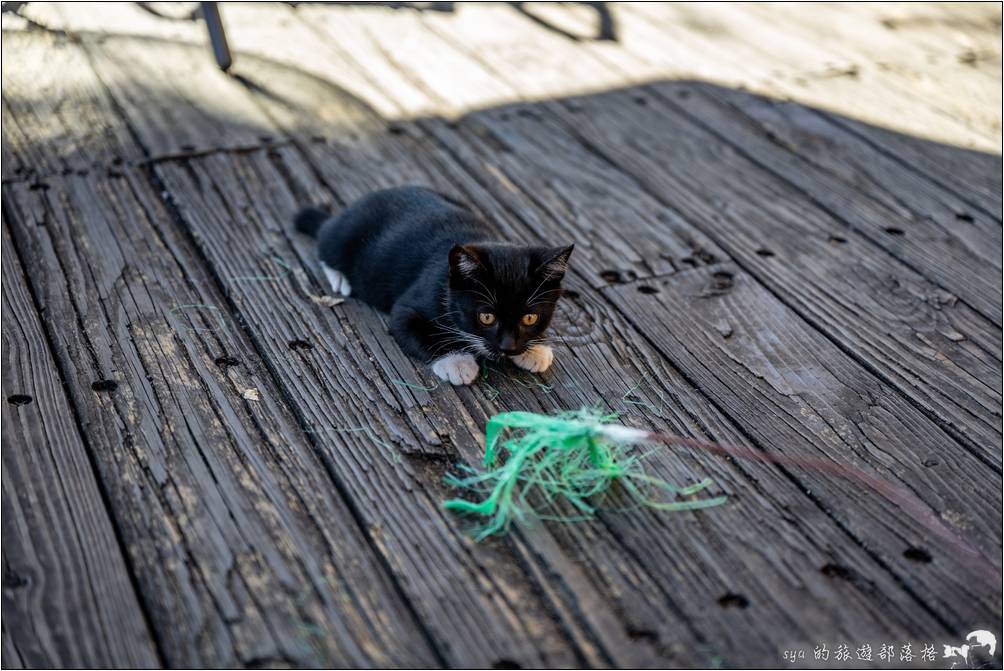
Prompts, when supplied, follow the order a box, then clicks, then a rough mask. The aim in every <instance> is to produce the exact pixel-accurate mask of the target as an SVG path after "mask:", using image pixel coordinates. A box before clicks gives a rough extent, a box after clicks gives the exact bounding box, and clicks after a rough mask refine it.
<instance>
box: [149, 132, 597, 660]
mask: <svg viewBox="0 0 1004 671" xmlns="http://www.w3.org/2000/svg"><path fill="white" fill-rule="evenodd" d="M272 153H273V154H278V155H281V154H282V151H281V150H276V151H274V152H272ZM272 160H273V159H272V158H270V157H269V156H268V155H267V154H265V153H262V152H256V153H254V154H249V155H248V160H247V161H243V160H241V157H239V156H237V157H235V156H223V155H219V156H210V157H206V158H204V159H201V160H198V161H191V162H189V163H188V164H187V165H184V166H182V165H175V164H172V163H164V164H159V165H158V166H157V167H156V172H157V174H158V175H159V176H160V178H161V179H162V180H163V184H164V188H165V189H167V191H168V192H169V193H170V194H171V198H172V199H173V201H174V202H175V203H176V204H177V207H178V214H179V216H180V217H181V218H182V219H183V221H184V222H185V224H186V226H188V227H190V230H191V232H192V234H193V236H194V238H195V239H196V240H197V241H198V244H199V246H200V250H201V253H202V254H204V255H205V256H206V258H207V259H208V260H209V262H210V263H211V264H212V267H213V271H214V273H215V274H216V276H217V277H220V278H222V283H223V285H224V287H225V288H226V291H227V293H228V296H229V300H230V302H231V305H232V306H233V309H234V310H235V311H236V312H237V313H239V314H240V317H241V319H242V322H243V323H244V324H245V328H247V329H248V330H249V332H250V333H251V336H252V338H253V339H254V341H255V343H256V346H257V348H259V351H260V352H261V354H260V356H261V357H262V358H263V360H265V361H267V362H269V366H270V369H271V372H272V374H273V375H274V376H275V377H276V378H277V380H279V382H280V384H281V385H282V388H283V390H284V394H285V395H286V396H287V398H289V399H290V401H291V403H292V404H293V407H294V408H295V409H296V413H297V414H298V415H299V416H300V417H302V421H303V423H304V426H305V428H306V429H307V430H308V431H310V432H311V433H312V440H313V441H314V443H315V445H316V446H317V447H318V449H319V450H321V451H322V453H323V454H324V457H325V462H326V464H327V466H328V468H330V469H331V472H332V473H333V476H334V477H335V478H336V481H337V482H338V484H339V487H340V488H341V489H342V490H343V491H345V492H346V495H347V496H348V497H349V498H350V499H351V500H352V501H354V502H355V510H356V512H357V514H358V515H360V518H361V521H362V524H363V526H364V527H365V528H366V529H367V531H368V533H369V534H370V536H371V538H372V541H373V543H374V545H375V546H376V547H377V548H378V549H379V550H380V552H381V553H382V555H383V558H384V561H386V562H387V563H388V565H389V566H390V569H391V570H392V571H393V573H394V575H395V576H396V578H397V580H398V582H399V583H400V584H401V587H402V589H403V590H404V591H405V593H406V594H407V595H408V597H409V599H410V601H411V603H412V604H413V606H414V608H415V610H416V612H417V613H418V614H419V616H420V617H421V619H422V621H423V623H424V624H425V626H426V627H427V628H428V629H429V632H430V635H431V636H432V638H433V640H435V641H436V643H437V646H438V647H439V649H440V650H441V651H442V653H443V655H444V657H445V658H446V660H447V662H448V663H449V664H451V665H458V666H481V667H484V666H491V665H492V664H495V663H498V662H499V660H514V661H516V662H518V663H519V664H520V665H521V666H530V665H541V664H543V665H549V664H563V663H567V664H572V663H574V660H575V659H577V655H579V654H581V653H580V652H579V651H578V650H576V649H575V648H573V647H571V646H570V644H569V642H568V641H567V640H566V639H565V636H564V634H563V633H562V631H561V630H560V629H559V628H558V627H557V626H556V624H555V623H554V622H553V621H552V617H553V615H552V613H551V612H550V608H549V606H548V604H547V603H546V602H545V601H543V600H542V599H541V597H540V596H539V593H538V591H537V588H536V587H535V586H534V585H533V584H532V583H530V582H528V581H526V580H525V579H523V578H522V577H521V575H522V569H521V568H520V566H519V564H518V562H517V561H515V560H514V558H513V550H512V547H511V546H510V545H509V544H508V543H499V544H491V545H484V546H476V545H475V544H474V543H473V540H472V539H471V538H470V537H469V536H468V534H467V533H466V530H465V527H466V525H465V523H464V521H463V520H459V519H457V518H456V517H455V516H453V515H451V514H449V513H447V512H445V511H444V510H442V508H441V506H440V503H441V501H443V500H444V499H446V498H448V497H449V490H448V489H447V488H446V487H445V485H444V484H443V483H442V482H441V476H442V474H443V472H444V470H445V469H446V468H448V467H449V465H450V463H451V462H452V460H453V458H454V456H453V455H454V453H455V452H454V451H455V450H457V449H466V450H467V451H468V453H473V452H475V451H477V452H480V446H479V445H478V440H479V438H480V436H481V433H480V426H482V425H483V423H482V421H477V420H475V419H474V418H473V417H471V415H470V411H469V410H467V409H466V408H465V406H464V405H463V404H459V403H456V402H453V403H433V402H432V400H431V398H430V397H429V395H428V393H427V392H421V390H412V389H410V388H409V387H407V386H405V384H415V385H418V386H420V387H425V386H436V385H435V384H434V378H432V377H431V376H430V375H429V373H427V372H422V373H420V372H419V371H418V370H417V369H416V365H415V364H414V363H413V362H411V361H409V360H408V359H407V358H406V357H405V356H404V355H403V354H402V353H401V352H400V350H398V349H397V347H396V345H394V344H393V342H392V341H390V340H389V339H388V337H387V335H386V325H385V323H384V321H383V319H382V318H381V317H380V316H379V315H377V314H375V313H373V312H372V311H371V310H369V309H368V308H366V307H365V306H362V305H359V304H356V303H354V302H352V303H346V304H344V305H341V306H338V308H337V309H336V310H334V311H332V310H326V309H322V308H320V307H318V306H317V305H315V304H314V303H313V302H312V301H310V300H309V298H307V297H305V296H304V295H303V294H302V293H301V292H299V291H298V289H297V288H296V287H295V286H291V285H290V284H289V283H285V282H282V283H272V282H266V283H248V282H231V281H228V279H227V278H232V277H242V276H247V275H248V274H249V273H256V272H260V271H259V270H256V268H257V267H258V266H259V265H260V264H261V263H262V252H261V249H262V244H263V241H268V242H267V244H268V246H269V249H270V250H272V251H273V253H278V254H279V255H280V256H281V257H283V258H285V259H289V260H290V261H289V262H293V261H292V260H293V259H296V258H297V257H298V256H299V254H302V255H303V257H302V258H310V257H311V256H312V253H311V252H309V251H308V250H307V248H306V246H305V245H306V241H305V240H302V241H301V244H303V245H304V246H303V247H302V248H301V249H300V250H299V252H297V251H294V249H293V248H292V246H291V240H290V239H289V236H291V235H292V231H291V229H290V225H289V222H290V221H291V217H292V214H293V212H294V211H295V210H296V208H297V207H298V206H300V205H301V204H302V202H303V201H298V200H297V199H296V198H294V196H293V194H292V193H291V192H290V191H289V190H288V188H285V187H284V186H283V184H282V173H281V172H280V171H279V170H277V169H276V168H275V167H274V166H272V165H271V161H272ZM385 170H386V168H385ZM238 231H239V232H238ZM308 255H309V256H308ZM294 267H296V266H294ZM311 286H312V287H313V286H315V285H313V283H311ZM312 291H315V292H318V291H323V289H312ZM290 343H303V344H302V345H297V346H296V348H297V349H296V351H294V352H293V353H292V355H291V353H290ZM374 369H376V370H379V371H383V374H381V375H375V374H374ZM394 380H397V381H398V383H395V382H394ZM402 382H403V383H404V384H401V383H402ZM437 388H439V387H437ZM415 391H418V393H413V392H415ZM442 393H445V394H446V395H447V397H450V396H452V392H451V391H450V390H449V389H448V388H445V387H444V388H443V392H442ZM482 393H484V392H482ZM460 445H464V446H465V447H464V448H461V447H459V446H460ZM562 660H564V661H562Z"/></svg>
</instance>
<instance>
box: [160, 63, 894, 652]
mask: <svg viewBox="0 0 1004 671" xmlns="http://www.w3.org/2000/svg"><path fill="white" fill-rule="evenodd" d="M339 70H340V68H339ZM298 123H302V119H301V120H298ZM396 133H397V135H396V136H397V137H406V138H410V137H411V130H410V129H409V128H399V129H398V130H397V131H396ZM332 143H333V145H334V147H333V149H332V151H330V152H329V151H327V150H326V149H322V148H320V147H319V146H318V145H312V149H311V156H312V158H313V159H314V160H315V161H317V162H318V163H319V165H320V166H321V172H322V174H325V175H331V177H330V179H331V183H332V184H334V185H337V189H338V192H339V194H340V196H342V197H343V198H352V197H355V196H356V195H358V194H360V193H363V192H365V191H366V190H368V189H372V188H374V187H376V186H380V185H386V184H388V183H394V182H397V183H401V182H402V181H426V182H428V181H430V180H432V179H435V178H434V177H433V176H431V175H429V173H428V167H427V166H429V165H432V164H435V163H436V162H437V161H439V160H444V156H443V155H442V153H441V152H440V153H439V156H438V157H437V158H436V159H435V160H432V157H433V154H431V153H429V152H428V150H427V149H426V150H425V151H423V150H422V146H421V145H417V144H413V143H411V142H409V144H408V147H407V149H406V150H405V149H403V148H399V147H396V145H395V143H394V142H393V141H391V140H386V139H384V138H376V137H370V138H367V140H366V141H364V142H339V141H338V140H337V139H335V140H333V141H332ZM279 153H281V154H283V155H285V151H284V150H283V151H280V152H279ZM377 166H380V169H379V170H378V169H377ZM161 169H164V168H161ZM288 170H289V168H288V167H287V168H286V169H284V172H286V171H288ZM226 172H228V171H227V170H223V169H214V170H211V171H210V173H211V174H214V175H216V174H225V173H226ZM293 172H295V173H296V174H298V175H302V174H304V173H306V174H307V175H308V177H307V178H306V179H308V180H309V179H310V171H309V170H297V171H293ZM461 178H462V176H461V175H456V174H451V175H450V176H449V177H448V178H447V179H445V180H444V179H443V178H442V177H440V178H439V182H440V184H437V185H439V186H441V188H450V187H449V186H448V185H451V184H452V185H456V184H457V183H458V181H459V180H460V179H461ZM467 180H468V183H469V182H470V181H471V180H470V178H469V177H468V178H467ZM240 181H241V183H243V184H247V185H248V187H246V188H252V189H253V188H254V186H253V182H252V181H251V180H250V179H249V178H248V177H242V178H241V180H240ZM271 181H272V180H268V179H263V180H262V183H263V184H266V183H271ZM172 191H180V192H185V193H189V192H194V191H196V189H193V188H191V187H184V188H175V189H172ZM294 205H295V203H290V204H289V205H287V206H286V208H285V209H286V210H287V211H289V210H290V209H291V208H292V207H293V206H294ZM200 209H204V208H200ZM492 214H493V215H496V216H498V213H497V212H492ZM265 218H266V219H268V217H265ZM212 228H217V227H214V226H210V225H204V226H200V227H199V230H200V235H201V230H203V229H205V230H210V229H212ZM510 230H511V231H512V230H513V229H510ZM618 335H619V334H618ZM620 337H624V336H620ZM577 353H580V356H581V349H577ZM621 361H623V360H622V359H621ZM621 365H623V363H622V364H621ZM611 369H614V370H616V369H617V367H616V366H614V365H613V362H612V361H611V360H610V359H606V360H604V359H600V360H599V361H596V362H595V363H593V364H592V365H584V366H583V370H584V371H585V370H589V371H597V370H599V371H603V370H611ZM636 372H637V371H636ZM583 375H584V376H585V375H586V373H585V372H583ZM594 376H595V373H593V374H592V375H591V376H590V377H594ZM611 378H612V379H619V380H620V381H623V379H624V376H621V377H618V375H617V374H616V373H614V374H613V375H612V376H611ZM598 384H599V383H598V381H597V380H595V379H594V380H592V381H591V382H590V385H591V388H595V389H597V390H598V391H599V392H600V393H601V394H604V395H607V396H608V397H609V396H611V394H610V393H609V391H608V390H610V389H611V386H612V385H611V384H610V382H608V381H607V380H604V382H603V383H602V385H601V386H597V385H598ZM681 384H685V383H683V382H682V380H681ZM626 388H628V387H626ZM553 393H560V392H552V394H553ZM623 394H624V389H621V390H620V391H619V392H617V396H622V395H623ZM587 395H588V394H585V395H579V396H572V399H573V404H581V403H582V402H587V401H591V400H595V399H594V398H585V396H587ZM503 407H521V406H519V405H516V406H514V405H511V404H509V405H506V406H503ZM522 407H525V406H522ZM705 407H707V406H706V402H705ZM775 477H776V476H775ZM784 489H785V488H784V487H783V486H782V487H781V490H782V491H784ZM792 494H794V495H796V496H798V497H799V498H801V495H798V494H796V493H795V492H792ZM802 503H803V504H804V500H802ZM644 528H645V529H646V531H647V533H648V534H649V536H651V534H652V533H653V532H652V529H651V528H650V527H648V526H645V527H644ZM727 528H728V530H729V535H728V538H730V539H733V540H732V543H736V542H738V541H736V540H734V538H735V529H736V528H750V529H751V530H753V529H755V528H756V527H755V526H753V525H749V524H746V525H742V524H731V525H728V527H727ZM754 535H755V536H756V542H759V539H760V533H759V532H758V531H755V532H754ZM679 537H680V534H675V535H673V536H672V538H674V539H675V540H674V542H675V543H677V544H678V543H679ZM723 537H724V534H723ZM633 540H634V541H635V542H634V543H633V544H632V545H631V547H632V548H635V547H637V545H640V544H641V543H640V537H639V538H635V539H633ZM753 540H754V539H753V538H752V537H751V538H750V542H751V543H752V542H753ZM723 545H726V543H725V542H724V541H723ZM671 546H672V543H669V542H667V544H666V546H665V547H660V548H659V550H660V552H662V551H665V552H669V549H668V548H669V547H671ZM587 547H588V546H587ZM683 554H684V555H686V553H683ZM780 555H784V556H787V554H786V553H779V556H780ZM702 556H703V555H702ZM663 561H664V560H663ZM669 563H670V564H671V565H673V566H679V565H681V564H682V565H686V560H685V559H683V558H682V557H681V558H680V559H678V560H674V561H672V562H669ZM860 563H861V564H862V565H864V566H867V564H868V563H869V562H868V560H865V561H862V562H860ZM610 564H613V565H614V566H617V565H618V564H616V563H613V562H610ZM610 564H606V563H604V564H601V567H602V566H609V565H610ZM658 564H659V560H657V559H656V558H655V557H652V558H650V562H644V561H643V562H642V563H640V564H638V565H637V566H638V568H636V569H635V570H636V571H638V572H639V573H641V574H644V573H645V572H646V571H652V570H653V569H652V568H649V567H650V566H651V565H658ZM857 565H858V564H857V563H855V566H857ZM702 569H703V570H707V567H706V566H703V567H694V574H693V575H692V576H690V578H691V579H690V580H689V581H688V580H687V579H678V580H672V579H671V578H670V577H669V576H668V575H665V574H663V575H661V576H659V580H665V581H666V583H664V584H665V585H666V586H665V587H663V589H669V590H671V591H674V590H675V591H677V592H678V591H679V590H680V584H681V583H682V584H688V582H689V583H691V584H695V585H701V588H700V589H698V590H695V593H693V594H691V595H689V596H690V597H691V598H690V599H684V600H683V604H684V605H683V606H682V607H683V608H685V609H686V612H687V615H688V617H690V618H694V619H701V620H702V627H706V628H708V629H710V628H712V627H714V628H715V629H716V631H717V629H718V627H717V626H715V625H714V624H713V623H711V622H707V623H705V622H703V620H704V619H711V618H707V617H705V616H707V615H708V613H707V608H706V606H704V601H703V599H701V598H699V597H698V593H700V594H702V595H703V596H704V598H706V595H707V592H705V591H703V590H704V589H707V585H706V584H703V581H700V580H697V578H696V576H698V575H701V570H702ZM865 570H867V569H865ZM604 571H605V572H606V573H609V568H606V569H604ZM738 573H741V574H742V575H743V576H744V578H745V577H746V576H755V575H760V574H762V573H763V572H762V571H757V570H747V569H742V570H741V571H740V570H739V569H736V568H733V570H732V571H728V572H726V571H724V570H723V573H722V575H732V576H735V575H736V574H738ZM769 573H770V572H768V574H769ZM813 573H816V571H815V570H814V571H813ZM829 573H832V571H830V572H829ZM880 574H881V572H880ZM816 575H821V574H818V573H816ZM677 578H678V576H677ZM751 579H752V580H753V581H754V582H755V578H751ZM878 579H879V580H883V579H884V580H888V578H887V577H880V578H878ZM669 584H672V585H673V587H672V588H670V587H669ZM747 585H748V583H747ZM772 587H775V586H772ZM772 591H776V590H771V589H764V590H757V594H764V593H771V592H772ZM893 591H894V592H895V591H897V588H893ZM778 600H779V601H784V599H783V598H778ZM788 604H790V602H787V603H786V604H785V606H786V607H787V606H788ZM632 605H633V607H634V608H637V607H638V606H637V603H633V604H632ZM769 609H770V611H771V612H772V613H773V614H774V615H773V617H779V615H778V613H782V612H784V609H783V608H781V607H778V606H777V605H774V604H772V605H771V607H769ZM764 617H765V616H764V615H763V612H762V611H761V612H760V613H759V614H758V618H760V622H761V624H763V623H764V622H766V620H765V619H764ZM755 619H756V618H753V620H755ZM753 620H750V621H751V622H752V621H753ZM645 621H646V620H645V619H642V622H645ZM770 622H771V624H774V625H775V626H773V627H769V626H768V627H765V628H764V630H762V631H770V632H771V633H770V634H767V635H766V640H767V641H769V643H770V645H771V646H773V645H776V640H775V638H773V637H776V636H777V634H778V632H779V631H781V630H782V629H783V628H782V627H779V626H776V625H777V624H778V622H777V620H771V621H770ZM858 622H859V623H861V622H863V621H862V620H858ZM635 623H636V624H635V627H638V626H643V625H638V624H637V620H636V621H635ZM840 626H853V625H849V624H848V625H840ZM642 630H643V629H642ZM635 631H638V629H635ZM752 631H756V628H755V627H754V629H753V630H752ZM820 631H822V629H820ZM831 631H832V629H831ZM660 633H661V629H660ZM663 636H664V634H663ZM758 637H759V642H755V640H756V639H757V638H758ZM739 638H740V640H739V641H736V643H738V645H735V644H733V645H729V646H727V647H728V649H729V651H730V653H731V654H733V655H734V654H736V653H735V651H736V650H737V649H741V648H742V645H753V646H754V648H755V649H757V650H764V639H765V636H764V635H763V634H760V633H759V632H758V633H757V634H756V635H754V636H749V637H746V636H740V637H739ZM733 641H735V638H733V639H732V641H730V643H732V642H733ZM768 647H770V646H768ZM770 652H771V653H773V654H776V647H770Z"/></svg>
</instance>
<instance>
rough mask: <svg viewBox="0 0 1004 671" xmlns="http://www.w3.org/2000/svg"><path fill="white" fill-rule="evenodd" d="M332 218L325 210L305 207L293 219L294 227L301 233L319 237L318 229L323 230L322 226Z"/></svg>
mask: <svg viewBox="0 0 1004 671" xmlns="http://www.w3.org/2000/svg"><path fill="white" fill-rule="evenodd" d="M330 216H331V215H330V214H328V213H327V212H325V211H324V210H319V209H317V208H316V207H305V208H303V209H302V210H300V211H299V212H297V213H296V216H295V217H293V225H294V226H295V227H296V230H298V231H300V232H301V233H303V234H305V235H309V236H311V237H314V236H316V235H317V231H318V229H320V228H321V224H323V223H324V222H325V220H326V219H327V218H328V217H330Z"/></svg>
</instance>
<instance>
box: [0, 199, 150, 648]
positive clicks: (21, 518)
mask: <svg viewBox="0 0 1004 671" xmlns="http://www.w3.org/2000/svg"><path fill="white" fill-rule="evenodd" d="M4 220H5V222H6V216H5V217H4ZM3 268H4V282H3V311H4V315H5V317H6V318H5V319H4V324H3V380H4V398H5V403H4V407H3V510H4V515H3V576H4V577H3V585H4V586H3V590H4V598H3V616H4V652H3V665H4V668H8V666H10V667H11V668H13V667H18V668H23V667H30V668H43V667H48V668H53V667H59V668H63V667H92V668H93V667H100V668H107V667H111V668H119V667H130V668H137V667H138V668H148V667H154V666H160V664H161V661H160V658H159V655H158V653H157V649H156V644H155V642H154V639H153V637H152V636H151V632H150V631H149V629H148V627H147V620H146V616H145V614H144V613H143V610H142V609H141V607H140V603H139V600H138V599H137V596H136V592H135V590H134V589H133V585H132V582H131V579H130V576H129V568H128V566H127V565H126V562H125V559H124V557H123V554H122V548H121V546H120V545H119V541H118V539H117V538H116V536H115V530H114V527H113V525H112V522H111V520H110V519H109V517H108V512H107V511H106V510H105V504H104V501H103V499H102V496H101V490H100V487H99V485H98V483H97V481H96V480H95V477H94V472H93V469H92V467H91V464H90V463H89V461H88V457H87V448H86V446H85V445H84V443H83V442H82V441H81V438H80V434H79V433H78V430H77V426H76V425H75V424H74V418H73V410H72V409H71V407H70V405H69V403H68V402H67V399H66V396H65V394H64V391H63V385H62V381H61V380H60V375H59V372H58V371H57V369H56V364H55V362H54V361H53V359H52V355H51V353H50V352H49V345H48V343H47V342H46V338H45V335H44V334H43V331H42V327H41V324H40V322H39V315H38V314H37V313H36V312H35V306H34V304H33V302H32V299H31V295H30V293H29V290H28V286H27V281H26V280H25V276H24V273H23V270H22V268H21V264H20V262H19V261H18V259H17V256H16V253H15V252H14V249H13V246H12V244H11V241H10V237H9V234H8V231H7V225H6V223H5V224H4V226H3ZM8 642H9V643H8Z"/></svg>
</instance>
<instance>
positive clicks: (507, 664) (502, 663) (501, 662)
mask: <svg viewBox="0 0 1004 671" xmlns="http://www.w3.org/2000/svg"><path fill="white" fill-rule="evenodd" d="M492 668H493V669H522V668H523V667H522V666H520V665H519V662H516V661H514V660H511V659H496V660H495V661H494V662H492Z"/></svg>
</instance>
